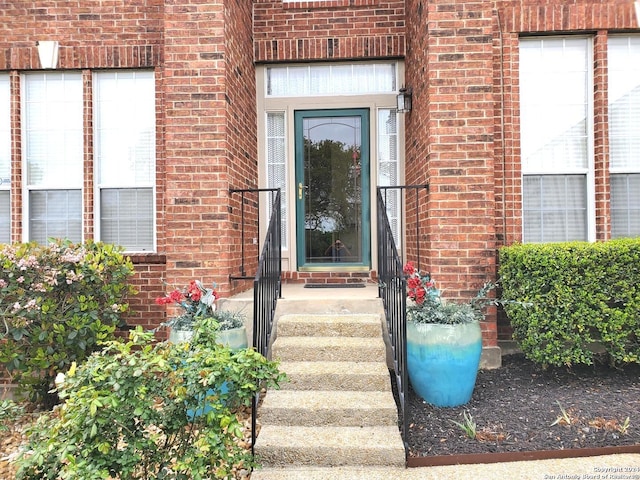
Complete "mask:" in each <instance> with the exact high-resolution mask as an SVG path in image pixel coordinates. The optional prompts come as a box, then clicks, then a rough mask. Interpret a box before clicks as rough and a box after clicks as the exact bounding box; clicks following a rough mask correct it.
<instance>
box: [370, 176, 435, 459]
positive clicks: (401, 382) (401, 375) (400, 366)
mask: <svg viewBox="0 0 640 480" xmlns="http://www.w3.org/2000/svg"><path fill="white" fill-rule="evenodd" d="M390 189H397V190H399V191H401V192H402V191H405V190H407V189H410V190H414V191H415V192H416V205H415V208H416V212H417V211H418V210H419V209H418V206H419V201H418V200H419V194H418V192H419V189H425V190H428V186H427V185H407V186H398V187H378V189H377V229H378V231H377V234H378V278H379V284H378V294H379V296H380V298H381V299H382V303H383V305H384V312H385V316H386V320H387V329H388V331H389V342H390V344H391V350H392V355H393V366H394V374H395V380H396V387H397V391H398V410H399V418H400V430H401V433H402V440H403V442H404V448H405V458H408V455H409V445H408V443H407V434H408V418H409V412H408V408H409V407H408V401H407V397H408V392H409V379H408V374H407V309H406V306H407V279H406V276H405V274H404V271H403V263H402V259H401V258H400V255H399V253H398V249H397V247H396V242H395V240H394V238H393V231H392V230H391V225H390V223H389V217H388V216H387V207H386V193H387V190H390ZM383 192H384V193H385V197H384V198H383V195H382V194H383ZM402 203H404V202H401V204H402ZM401 215H404V213H403V210H401ZM401 218H402V217H401ZM416 223H418V222H417V219H416ZM419 238H420V237H419V236H418V230H417V229H416V243H417V245H416V250H417V252H419V251H420V245H419V243H418V242H419ZM418 262H419V253H418ZM418 265H419V263H418Z"/></svg>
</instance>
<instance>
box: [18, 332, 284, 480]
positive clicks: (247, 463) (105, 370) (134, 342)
mask: <svg viewBox="0 0 640 480" xmlns="http://www.w3.org/2000/svg"><path fill="white" fill-rule="evenodd" d="M281 380H282V375H281V374H280V373H279V372H278V369H277V365H276V364H275V363H274V362H271V361H268V360H267V359H265V358H264V357H263V356H261V355H260V354H259V353H257V352H256V351H255V350H253V349H239V350H231V349H230V348H228V347H226V346H223V345H221V344H218V343H217V342H216V332H215V325H214V324H212V323H210V322H207V321H203V322H200V323H199V324H198V326H197V327H196V332H195V336H194V339H193V341H191V342H189V343H181V344H175V345H174V344H171V343H165V342H162V343H155V342H154V341H153V336H152V334H151V333H149V332H143V331H142V330H141V329H136V330H134V331H132V332H131V333H130V339H129V341H128V342H121V341H112V342H108V343H107V344H106V345H105V349H104V350H103V351H102V352H96V353H94V354H93V355H92V356H91V357H89V358H88V359H87V361H86V362H85V363H83V364H81V365H77V366H76V365H75V364H73V365H72V367H71V368H70V370H69V371H68V372H67V374H66V375H65V376H64V378H62V377H61V378H59V379H58V385H59V386H58V392H59V395H60V397H61V399H63V400H64V402H63V403H62V404H61V405H60V406H59V407H58V408H57V409H56V410H55V411H54V412H53V413H52V414H50V415H43V416H42V417H40V419H39V420H38V422H37V424H36V425H35V426H34V428H33V430H32V434H31V437H30V442H29V446H28V450H29V453H28V454H27V455H25V457H24V458H23V460H22V461H21V468H20V470H19V471H18V474H17V477H16V478H18V479H28V480H36V479H58V478H84V479H89V478H91V479H120V480H125V479H126V480H135V479H139V480H143V479H144V480H155V479H158V480H160V479H167V480H169V479H175V480H177V479H196V480H197V479H205V478H221V479H226V478H234V472H235V471H237V469H238V468H240V467H242V468H246V469H250V468H251V467H252V466H253V459H252V457H251V454H250V450H247V449H246V446H244V445H243V444H242V442H240V441H238V440H242V438H243V433H242V425H241V422H240V420H239V418H238V414H237V412H238V410H239V409H241V408H243V407H246V406H248V405H249V404H250V401H251V399H252V397H253V395H254V394H255V393H256V391H257V390H258V389H260V388H262V387H269V388H276V387H277V385H278V382H279V381H281Z"/></svg>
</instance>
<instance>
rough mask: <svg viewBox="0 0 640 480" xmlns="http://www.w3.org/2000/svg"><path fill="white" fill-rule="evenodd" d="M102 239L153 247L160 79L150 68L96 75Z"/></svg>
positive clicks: (133, 247) (137, 248) (132, 248)
mask: <svg viewBox="0 0 640 480" xmlns="http://www.w3.org/2000/svg"><path fill="white" fill-rule="evenodd" d="M94 92H95V93H94V102H95V109H94V110H95V117H94V122H95V123H94V125H95V126H94V131H95V133H94V135H95V136H94V145H95V147H94V152H95V160H96V168H97V175H96V177H97V178H96V179H97V188H98V190H99V195H98V200H99V203H98V205H97V208H98V209H99V212H100V239H101V240H102V241H105V242H109V243H114V244H117V245H122V246H123V247H124V248H125V249H126V250H127V251H143V252H144V251H151V250H153V249H154V231H155V229H154V211H155V209H154V185H155V158H156V152H155V142H156V136H155V128H156V126H155V80H154V74H153V72H150V71H126V70H124V71H105V72H98V73H95V75H94Z"/></svg>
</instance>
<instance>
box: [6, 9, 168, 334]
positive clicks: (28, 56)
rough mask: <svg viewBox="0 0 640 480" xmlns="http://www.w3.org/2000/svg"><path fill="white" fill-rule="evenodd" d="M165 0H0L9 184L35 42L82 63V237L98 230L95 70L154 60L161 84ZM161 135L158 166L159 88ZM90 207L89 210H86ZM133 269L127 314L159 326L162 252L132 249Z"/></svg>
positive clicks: (16, 173) (16, 227)
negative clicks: (7, 82)
mask: <svg viewBox="0 0 640 480" xmlns="http://www.w3.org/2000/svg"><path fill="white" fill-rule="evenodd" d="M162 14H163V2H162V1H160V0H150V1H142V0H137V1H136V0H134V1H130V0H127V1H123V0H112V1H108V0H106V1H86V2H79V4H78V2H76V3H71V2H68V1H59V0H56V1H53V0H50V1H38V2H35V1H34V2H27V1H21V2H14V1H0V71H2V70H4V71H9V72H10V74H11V75H12V79H13V81H12V91H13V92H14V95H13V96H12V127H13V128H12V132H13V135H12V167H13V169H12V185H21V184H22V183H21V182H22V171H21V155H22V145H21V130H20V81H19V80H20V77H19V74H20V73H21V72H23V71H28V70H32V69H40V61H39V58H38V52H37V48H36V41H38V40H58V41H59V43H60V49H59V59H58V68H59V69H75V70H79V69H82V70H83V75H84V81H85V89H84V94H85V105H86V107H87V109H86V110H85V125H84V128H85V133H86V135H85V137H86V139H87V141H86V142H85V190H84V203H85V206H86V208H85V215H84V219H83V225H84V236H85V238H93V235H94V229H93V221H94V215H93V211H92V210H91V209H92V205H93V184H92V179H93V171H92V164H93V163H92V158H93V145H92V142H91V138H92V135H91V128H92V124H91V115H90V111H91V70H92V69H97V68H154V69H155V71H156V78H157V85H162V76H161V72H160V70H159V66H160V65H161V62H162V55H163V44H162V42H163V32H162ZM157 99H158V100H157V102H158V105H159V108H158V117H157V123H158V133H159V135H158V140H157V163H158V168H159V170H161V169H162V168H163V166H164V157H163V155H164V154H163V137H162V132H163V113H162V112H163V111H164V109H163V108H162V91H161V89H160V88H158V89H157ZM163 189H164V188H163V181H162V176H160V177H159V179H158V204H157V210H158V212H159V220H158V248H159V250H160V251H162V249H163V248H164V240H163V237H164V234H163V222H162V206H163V200H162V193H163ZM21 193H22V192H21V190H20V189H19V188H15V189H14V190H13V197H12V238H13V240H14V241H20V240H21V238H22V224H21V222H22V196H21ZM87 209H88V210H89V211H86V210H87ZM134 263H135V267H136V277H135V278H134V279H133V283H134V284H135V285H136V287H137V288H138V290H139V291H140V293H139V295H137V296H136V297H135V298H132V299H131V301H130V305H131V307H132V309H133V310H134V311H133V313H132V315H131V318H130V319H129V321H130V322H131V323H137V324H142V325H145V326H147V327H151V326H155V325H156V324H157V323H158V321H159V319H161V318H162V316H163V315H164V313H163V312H162V311H161V309H159V308H158V307H157V306H155V305H154V304H153V299H154V298H155V297H157V296H158V295H160V294H161V293H162V291H163V287H162V285H161V283H160V279H161V278H163V277H164V276H165V274H164V268H165V266H164V257H163V256H162V255H137V256H135V257H134Z"/></svg>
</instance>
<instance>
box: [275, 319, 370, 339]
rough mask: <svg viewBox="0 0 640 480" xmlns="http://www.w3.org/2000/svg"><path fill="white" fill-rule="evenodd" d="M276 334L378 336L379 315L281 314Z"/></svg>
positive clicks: (295, 335) (291, 335) (296, 335)
mask: <svg viewBox="0 0 640 480" xmlns="http://www.w3.org/2000/svg"><path fill="white" fill-rule="evenodd" d="M276 328H277V334H278V336H289V337H305V336H316V337H379V336H380V335H382V320H381V319H380V316H379V315H372V314H362V315H356V314H349V315H320V314H304V315H283V316H282V317H280V318H279V319H278V324H277V326H276Z"/></svg>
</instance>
